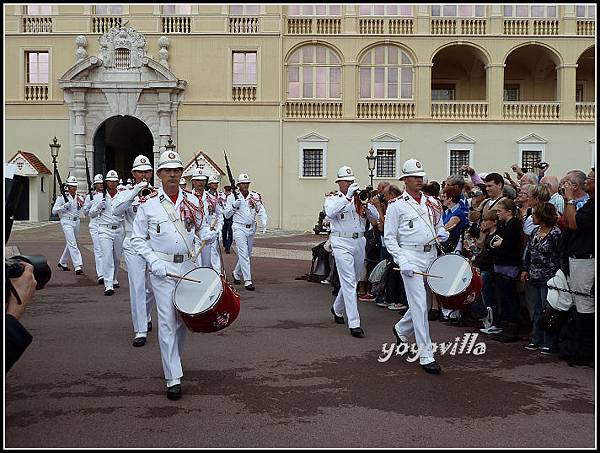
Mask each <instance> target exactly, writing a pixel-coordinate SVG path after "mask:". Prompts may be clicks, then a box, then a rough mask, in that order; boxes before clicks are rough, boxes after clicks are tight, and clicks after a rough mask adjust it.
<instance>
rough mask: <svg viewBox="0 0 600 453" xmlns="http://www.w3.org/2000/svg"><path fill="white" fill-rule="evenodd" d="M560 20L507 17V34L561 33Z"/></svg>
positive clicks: (505, 32) (549, 34)
mask: <svg viewBox="0 0 600 453" xmlns="http://www.w3.org/2000/svg"><path fill="white" fill-rule="evenodd" d="M559 24H560V21H558V20H555V19H506V20H505V21H504V34H505V35H529V34H530V32H531V34H533V35H537V36H540V35H546V36H556V35H558V33H559V28H560V27H559Z"/></svg>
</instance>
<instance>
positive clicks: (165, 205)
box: [160, 195, 196, 261]
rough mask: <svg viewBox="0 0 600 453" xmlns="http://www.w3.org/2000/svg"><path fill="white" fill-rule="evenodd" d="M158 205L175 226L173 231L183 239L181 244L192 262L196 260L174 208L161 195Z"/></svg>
mask: <svg viewBox="0 0 600 453" xmlns="http://www.w3.org/2000/svg"><path fill="white" fill-rule="evenodd" d="M160 204H161V205H162V207H163V209H164V210H165V212H166V213H167V216H169V220H170V221H171V222H173V225H174V226H175V229H176V230H177V232H178V233H179V235H180V236H181V237H182V238H183V242H184V243H185V246H186V247H187V249H188V253H189V254H190V256H191V257H192V261H194V260H195V259H196V255H195V254H194V247H193V246H192V244H191V243H190V240H189V239H188V235H187V234H186V229H185V226H184V225H183V222H182V220H181V218H180V217H179V216H178V215H177V213H176V212H175V207H174V206H173V204H172V203H170V201H169V199H168V198H167V197H165V196H164V195H161V197H160Z"/></svg>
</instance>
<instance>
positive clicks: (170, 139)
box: [165, 137, 175, 151]
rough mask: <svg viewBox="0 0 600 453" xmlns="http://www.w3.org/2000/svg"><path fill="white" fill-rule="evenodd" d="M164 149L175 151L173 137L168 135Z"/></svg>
mask: <svg viewBox="0 0 600 453" xmlns="http://www.w3.org/2000/svg"><path fill="white" fill-rule="evenodd" d="M165 149H166V150H167V151H175V143H173V139H172V138H171V137H169V143H167V144H166V145H165Z"/></svg>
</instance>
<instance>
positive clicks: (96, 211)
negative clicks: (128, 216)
mask: <svg viewBox="0 0 600 453" xmlns="http://www.w3.org/2000/svg"><path fill="white" fill-rule="evenodd" d="M118 195H119V192H118V191H117V193H115V196H114V197H111V195H110V193H108V191H107V192H106V194H105V196H106V198H104V197H98V198H96V197H94V202H93V203H92V207H91V208H90V217H92V218H93V217H98V225H104V224H108V225H119V226H122V225H123V223H124V221H125V216H124V215H123V214H119V215H117V214H115V213H114V207H115V201H116V199H117V197H118ZM103 200H104V201H105V204H104V209H101V208H100V204H101V203H102V201H103Z"/></svg>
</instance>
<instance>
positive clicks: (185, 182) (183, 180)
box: [179, 176, 187, 186]
mask: <svg viewBox="0 0 600 453" xmlns="http://www.w3.org/2000/svg"><path fill="white" fill-rule="evenodd" d="M179 185H180V186H187V181H186V180H185V178H184V177H183V176H182V177H181V179H180V180H179Z"/></svg>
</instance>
